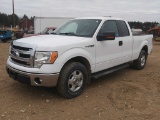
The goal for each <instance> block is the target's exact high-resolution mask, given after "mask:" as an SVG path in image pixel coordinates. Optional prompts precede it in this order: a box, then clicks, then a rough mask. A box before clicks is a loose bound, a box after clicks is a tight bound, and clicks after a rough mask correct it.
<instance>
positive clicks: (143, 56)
mask: <svg viewBox="0 0 160 120" xmlns="http://www.w3.org/2000/svg"><path fill="white" fill-rule="evenodd" d="M146 60H147V53H146V51H144V50H141V52H140V54H139V57H138V59H137V60H134V61H133V67H134V68H135V69H138V70H141V69H143V68H144V67H145V65H146Z"/></svg>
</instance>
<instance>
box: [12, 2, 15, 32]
mask: <svg viewBox="0 0 160 120" xmlns="http://www.w3.org/2000/svg"><path fill="white" fill-rule="evenodd" d="M12 6H13V15H12V16H13V29H14V27H15V17H14V0H12Z"/></svg>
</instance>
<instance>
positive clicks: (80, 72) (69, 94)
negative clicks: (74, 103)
mask: <svg viewBox="0 0 160 120" xmlns="http://www.w3.org/2000/svg"><path fill="white" fill-rule="evenodd" d="M87 81H88V71H87V69H86V67H85V66H84V65H83V64H81V63H79V62H69V63H67V64H66V65H65V66H64V67H63V68H62V71H61V72H60V77H59V80H58V84H57V90H58V93H59V94H60V95H62V96H64V97H66V98H74V97H77V96H79V95H80V94H81V93H82V92H83V90H84V88H85V86H86V84H87Z"/></svg>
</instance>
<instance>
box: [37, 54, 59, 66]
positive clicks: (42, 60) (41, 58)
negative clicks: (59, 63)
mask: <svg viewBox="0 0 160 120" xmlns="http://www.w3.org/2000/svg"><path fill="white" fill-rule="evenodd" d="M57 57H58V53H57V52H36V54H35V59H34V67H40V66H42V65H43V64H50V63H54V61H55V60H56V58H57Z"/></svg>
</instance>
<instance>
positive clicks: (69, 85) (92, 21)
mask: <svg viewBox="0 0 160 120" xmlns="http://www.w3.org/2000/svg"><path fill="white" fill-rule="evenodd" d="M151 51H152V36H151V35H144V36H133V35H132V32H131V29H130V27H129V25H128V23H127V22H126V21H124V20H123V19H119V18H112V17H87V18H76V19H73V20H70V21H69V22H67V23H66V24H64V25H62V26H61V27H59V28H58V29H57V30H55V31H54V33H53V34H52V35H42V36H41V35H40V36H34V37H29V38H22V39H19V40H14V41H13V42H12V43H11V46H10V50H9V58H8V60H7V65H6V69H7V72H8V74H9V76H10V77H11V78H13V79H15V80H17V81H20V82H23V83H28V84H31V85H33V86H46V87H54V86H56V88H57V91H58V93H59V94H60V95H62V96H64V97H66V98H73V97H76V96H78V95H80V94H81V93H82V91H83V90H84V88H85V86H86V84H87V83H88V82H89V81H90V79H91V78H96V79H97V78H99V77H101V76H103V75H106V74H108V73H111V72H114V71H116V70H119V69H122V68H124V67H128V66H129V65H130V64H129V63H132V66H133V67H134V68H136V69H138V70H141V69H143V68H144V67H145V64H146V60H147V56H148V54H150V53H151Z"/></svg>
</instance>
